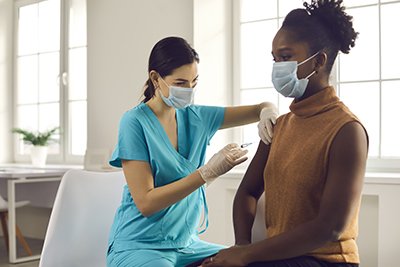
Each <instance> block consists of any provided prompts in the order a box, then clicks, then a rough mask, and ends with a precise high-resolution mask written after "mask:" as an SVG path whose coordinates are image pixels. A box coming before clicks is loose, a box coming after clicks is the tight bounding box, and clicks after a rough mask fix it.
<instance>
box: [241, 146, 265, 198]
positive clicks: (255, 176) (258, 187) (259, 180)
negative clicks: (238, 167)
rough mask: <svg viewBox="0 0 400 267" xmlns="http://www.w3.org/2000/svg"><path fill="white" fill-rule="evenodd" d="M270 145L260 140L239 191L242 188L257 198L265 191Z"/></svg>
mask: <svg viewBox="0 0 400 267" xmlns="http://www.w3.org/2000/svg"><path fill="white" fill-rule="evenodd" d="M270 147H271V146H270V145H266V144H265V143H264V142H262V141H260V142H259V145H258V148H257V152H256V154H255V155H254V157H253V159H252V161H251V162H250V164H249V167H248V168H247V171H246V173H245V175H244V177H243V180H242V182H241V184H240V186H239V189H238V192H239V193H241V192H242V190H243V191H244V192H246V194H250V195H252V196H254V197H255V198H257V199H258V198H259V197H260V196H261V194H262V193H263V192H264V168H265V165H266V163H267V160H268V156H269V150H270Z"/></svg>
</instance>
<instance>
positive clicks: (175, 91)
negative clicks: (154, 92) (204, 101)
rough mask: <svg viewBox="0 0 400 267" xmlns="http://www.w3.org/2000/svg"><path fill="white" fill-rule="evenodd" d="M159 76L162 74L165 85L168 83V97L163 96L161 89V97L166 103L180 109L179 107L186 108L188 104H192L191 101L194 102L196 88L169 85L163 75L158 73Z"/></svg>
mask: <svg viewBox="0 0 400 267" xmlns="http://www.w3.org/2000/svg"><path fill="white" fill-rule="evenodd" d="M158 76H160V78H161V80H163V82H164V83H165V85H167V86H168V87H169V96H168V98H166V97H164V96H163V94H162V92H161V89H160V92H161V97H162V99H163V100H164V102H165V104H167V105H168V106H170V107H173V108H178V109H179V108H186V107H187V106H189V105H190V103H192V101H193V98H194V93H195V91H196V89H194V88H186V87H178V86H169V85H168V84H167V83H166V82H165V81H164V79H163V78H162V77H161V75H160V74H158Z"/></svg>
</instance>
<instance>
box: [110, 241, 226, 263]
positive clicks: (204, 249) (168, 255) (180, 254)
mask: <svg viewBox="0 0 400 267" xmlns="http://www.w3.org/2000/svg"><path fill="white" fill-rule="evenodd" d="M225 248H226V247H224V246H221V245H216V244H210V243H207V242H204V241H197V242H195V243H193V244H191V245H190V246H188V247H185V248H180V249H134V250H126V251H121V252H115V251H114V250H113V248H112V247H111V248H110V251H109V252H108V255H107V266H108V267H180V266H182V267H183V266H186V265H188V264H190V263H192V262H194V261H197V260H200V259H202V258H205V257H207V256H210V255H212V254H215V253H217V252H218V251H219V250H221V249H225Z"/></svg>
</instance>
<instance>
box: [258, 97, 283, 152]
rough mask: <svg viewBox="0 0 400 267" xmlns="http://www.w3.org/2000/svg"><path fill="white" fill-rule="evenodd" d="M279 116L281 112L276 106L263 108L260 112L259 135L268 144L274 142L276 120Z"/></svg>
mask: <svg viewBox="0 0 400 267" xmlns="http://www.w3.org/2000/svg"><path fill="white" fill-rule="evenodd" d="M278 116H279V110H278V109H277V107H276V106H275V105H273V106H270V107H266V108H263V109H262V110H261V112H260V122H259V123H258V135H259V136H260V138H261V140H262V141H263V142H264V143H265V144H266V145H268V144H270V143H271V142H272V137H273V135H274V133H273V128H274V124H275V123H276V118H278Z"/></svg>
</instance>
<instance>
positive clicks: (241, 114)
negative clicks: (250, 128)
mask: <svg viewBox="0 0 400 267" xmlns="http://www.w3.org/2000/svg"><path fill="white" fill-rule="evenodd" d="M272 106H275V105H274V104H273V103H271V102H262V103H260V104H258V105H250V106H236V107H227V108H225V116H224V121H223V123H222V125H221V128H220V129H225V128H230V127H236V126H241V125H246V124H249V123H254V122H257V121H259V120H260V112H261V110H262V109H263V108H266V107H272Z"/></svg>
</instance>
